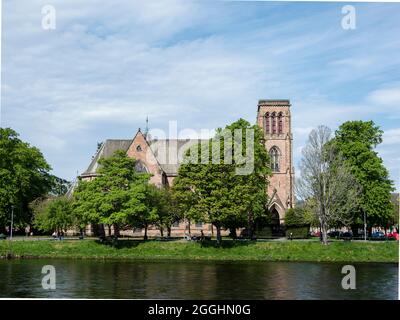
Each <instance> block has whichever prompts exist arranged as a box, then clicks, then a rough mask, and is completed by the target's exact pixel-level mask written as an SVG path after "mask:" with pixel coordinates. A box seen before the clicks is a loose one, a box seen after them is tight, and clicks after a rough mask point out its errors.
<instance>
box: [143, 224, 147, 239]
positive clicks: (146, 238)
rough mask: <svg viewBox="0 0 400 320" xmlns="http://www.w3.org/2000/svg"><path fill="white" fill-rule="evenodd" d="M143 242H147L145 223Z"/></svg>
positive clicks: (145, 226)
mask: <svg viewBox="0 0 400 320" xmlns="http://www.w3.org/2000/svg"><path fill="white" fill-rule="evenodd" d="M143 240H145V241H146V240H147V223H146V224H145V225H144V237H143Z"/></svg>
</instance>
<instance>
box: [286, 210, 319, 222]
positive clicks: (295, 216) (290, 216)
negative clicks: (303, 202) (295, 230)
mask: <svg viewBox="0 0 400 320" xmlns="http://www.w3.org/2000/svg"><path fill="white" fill-rule="evenodd" d="M312 220H313V215H312V213H311V212H310V211H309V210H307V209H305V208H298V207H296V208H291V209H289V210H288V211H286V214H285V225H286V226H298V225H304V224H310V223H311V222H312Z"/></svg>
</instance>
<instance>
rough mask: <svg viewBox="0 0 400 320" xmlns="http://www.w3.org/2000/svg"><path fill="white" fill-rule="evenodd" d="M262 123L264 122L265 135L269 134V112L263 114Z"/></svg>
mask: <svg viewBox="0 0 400 320" xmlns="http://www.w3.org/2000/svg"><path fill="white" fill-rule="evenodd" d="M264 121H265V125H264V127H265V133H270V116H269V112H267V113H266V114H265V119H264Z"/></svg>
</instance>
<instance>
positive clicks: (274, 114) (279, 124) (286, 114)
mask: <svg viewBox="0 0 400 320" xmlns="http://www.w3.org/2000/svg"><path fill="white" fill-rule="evenodd" d="M290 106H291V104H290V101H289V100H259V102H258V111H257V124H258V125H259V126H260V127H261V128H262V130H263V132H264V137H265V148H266V149H267V151H268V153H269V156H270V160H271V169H272V174H273V175H272V177H271V178H270V184H269V187H268V196H269V197H270V202H269V210H270V212H271V213H272V216H273V217H275V219H276V220H277V219H278V217H279V222H280V223H282V222H283V220H284V217H285V212H286V210H288V209H289V208H293V207H294V190H293V189H294V168H293V150H292V148H293V135H292V129H291V115H290Z"/></svg>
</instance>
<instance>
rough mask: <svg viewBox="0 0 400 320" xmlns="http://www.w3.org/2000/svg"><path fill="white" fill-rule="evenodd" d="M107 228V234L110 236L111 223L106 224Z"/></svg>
mask: <svg viewBox="0 0 400 320" xmlns="http://www.w3.org/2000/svg"><path fill="white" fill-rule="evenodd" d="M107 228H108V236H111V225H109V224H108V225H107Z"/></svg>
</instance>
